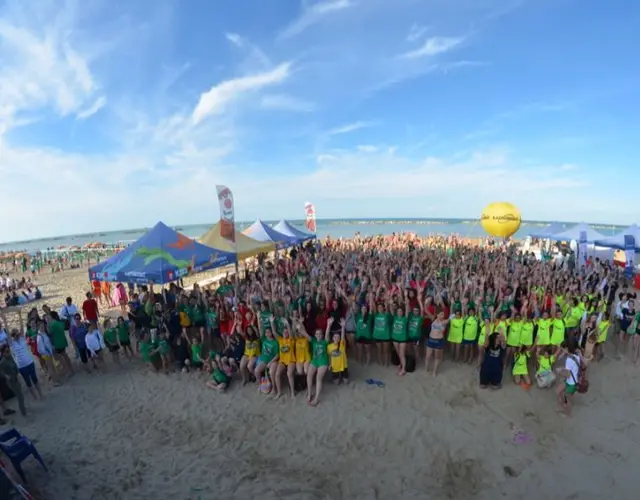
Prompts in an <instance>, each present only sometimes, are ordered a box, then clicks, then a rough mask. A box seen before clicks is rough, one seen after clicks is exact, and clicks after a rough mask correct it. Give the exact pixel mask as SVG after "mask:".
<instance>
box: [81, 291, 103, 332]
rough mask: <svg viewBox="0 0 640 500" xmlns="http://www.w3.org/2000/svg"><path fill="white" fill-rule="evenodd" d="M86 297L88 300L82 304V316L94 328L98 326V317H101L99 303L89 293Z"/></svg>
mask: <svg viewBox="0 0 640 500" xmlns="http://www.w3.org/2000/svg"><path fill="white" fill-rule="evenodd" d="M86 297H87V298H86V300H85V301H84V302H83V303H82V316H83V317H84V320H85V321H87V322H89V323H90V324H92V325H94V326H98V317H99V316H100V311H99V310H98V302H97V301H96V299H94V298H93V295H91V292H87V295H86Z"/></svg>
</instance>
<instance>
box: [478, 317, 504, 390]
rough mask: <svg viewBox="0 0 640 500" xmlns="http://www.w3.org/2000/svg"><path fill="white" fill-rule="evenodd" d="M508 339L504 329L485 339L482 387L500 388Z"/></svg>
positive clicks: (481, 368) (481, 374)
mask: <svg viewBox="0 0 640 500" xmlns="http://www.w3.org/2000/svg"><path fill="white" fill-rule="evenodd" d="M506 348H507V341H506V338H505V335H504V330H503V329H502V328H501V327H499V329H498V330H497V331H495V332H493V333H491V334H490V335H488V336H487V338H486V339H485V350H484V358H483V360H482V366H481V367H480V388H481V389H486V388H487V387H491V388H492V389H500V388H501V387H502V372H503V363H504V357H505V352H506Z"/></svg>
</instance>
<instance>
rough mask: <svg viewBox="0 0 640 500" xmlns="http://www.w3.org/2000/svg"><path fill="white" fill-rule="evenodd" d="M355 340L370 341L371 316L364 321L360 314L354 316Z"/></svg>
mask: <svg viewBox="0 0 640 500" xmlns="http://www.w3.org/2000/svg"><path fill="white" fill-rule="evenodd" d="M356 338H357V339H369V340H370V339H371V314H369V317H368V318H367V321H365V320H364V316H363V315H362V313H358V315H357V316H356Z"/></svg>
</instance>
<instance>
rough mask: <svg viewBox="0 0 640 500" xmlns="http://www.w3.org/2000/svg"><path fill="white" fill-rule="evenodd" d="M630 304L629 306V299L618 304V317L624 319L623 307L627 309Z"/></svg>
mask: <svg viewBox="0 0 640 500" xmlns="http://www.w3.org/2000/svg"><path fill="white" fill-rule="evenodd" d="M628 306H629V301H628V300H625V301H624V302H622V301H619V302H618V303H617V304H616V318H618V319H622V310H623V309H627V308H628Z"/></svg>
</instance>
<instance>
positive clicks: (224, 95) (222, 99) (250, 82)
mask: <svg viewBox="0 0 640 500" xmlns="http://www.w3.org/2000/svg"><path fill="white" fill-rule="evenodd" d="M290 68H291V63H289V62H286V63H282V64H280V65H278V66H276V67H275V68H273V69H272V70H270V71H266V72H264V73H257V74H254V75H250V76H243V77H240V78H235V79H233V80H226V81H224V82H222V83H219V84H218V85H215V86H213V87H211V89H210V90H208V91H207V92H205V93H203V94H202V95H200V100H199V101H198V104H197V106H196V107H195V109H194V110H193V114H192V118H193V122H194V124H198V123H200V122H201V121H202V120H204V119H205V118H206V117H208V116H210V115H215V114H219V113H221V112H222V111H223V110H224V109H225V107H226V106H227V104H229V103H230V102H232V101H234V100H236V99H238V98H239V97H240V96H241V95H242V94H244V93H247V92H253V91H256V90H260V89H262V88H264V87H269V86H272V85H277V84H279V83H282V82H284V81H285V80H286V79H287V78H288V77H289V74H290Z"/></svg>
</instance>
